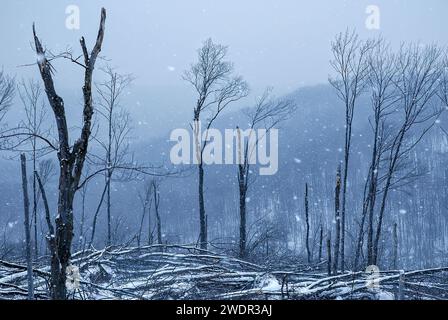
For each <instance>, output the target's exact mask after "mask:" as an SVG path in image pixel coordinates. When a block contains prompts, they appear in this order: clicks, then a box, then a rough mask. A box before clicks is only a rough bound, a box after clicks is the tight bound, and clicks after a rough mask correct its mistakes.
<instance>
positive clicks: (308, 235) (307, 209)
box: [305, 183, 311, 263]
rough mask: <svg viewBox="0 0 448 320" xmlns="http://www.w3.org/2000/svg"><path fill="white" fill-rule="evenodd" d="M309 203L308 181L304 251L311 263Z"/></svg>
mask: <svg viewBox="0 0 448 320" xmlns="http://www.w3.org/2000/svg"><path fill="white" fill-rule="evenodd" d="M309 219H310V218H309V205H308V183H306V184H305V223H306V253H307V257H308V263H311V251H310V220H309Z"/></svg>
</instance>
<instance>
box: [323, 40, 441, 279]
mask: <svg viewBox="0 0 448 320" xmlns="http://www.w3.org/2000/svg"><path fill="white" fill-rule="evenodd" d="M332 52H333V55H334V59H333V60H332V62H331V64H332V66H333V68H334V70H335V71H336V77H335V78H331V79H330V83H331V84H332V85H333V86H334V87H335V88H336V91H337V93H338V97H339V98H340V100H341V101H342V102H343V104H344V106H345V119H346V122H345V131H346V132H345V152H344V159H343V161H342V165H343V170H342V177H341V173H340V172H341V170H340V169H339V170H338V174H337V178H336V180H337V182H336V194H335V220H336V234H335V238H334V250H333V256H334V257H333V268H332V270H333V272H334V273H336V272H338V270H341V271H344V269H345V268H346V267H347V261H346V259H345V252H346V251H347V250H348V248H347V243H346V241H345V237H346V235H347V232H348V231H347V230H346V218H345V217H346V214H347V213H349V214H351V215H352V218H353V217H356V220H357V221H358V219H357V214H356V213H355V212H352V211H350V210H347V208H346V197H347V176H348V174H349V171H350V166H349V159H350V146H351V140H352V137H353V134H352V123H353V118H354V111H355V110H356V108H357V102H358V100H359V98H360V97H361V96H362V95H368V96H370V105H371V108H372V116H371V118H370V125H371V129H372V134H373V136H372V143H371V146H372V148H371V156H370V159H371V160H370V164H369V167H368V174H367V177H366V184H365V188H364V200H363V205H362V213H361V217H360V219H359V230H358V231H357V237H356V242H355V243H354V248H351V249H352V251H353V259H354V260H353V265H352V267H353V268H354V269H357V268H359V267H360V266H361V265H360V261H361V260H363V261H365V262H364V263H363V265H376V264H378V263H379V261H378V257H379V250H380V244H381V235H382V230H383V228H384V216H385V215H386V214H387V205H388V199H389V194H390V191H391V190H392V189H393V190H397V189H399V188H400V187H403V186H404V185H406V184H408V183H410V182H411V181H413V180H415V178H416V177H418V172H417V171H416V168H415V167H413V166H412V165H411V162H410V161H409V155H410V154H411V152H412V151H413V150H414V148H415V147H416V145H417V144H418V142H420V141H421V140H422V138H423V137H424V136H425V134H426V133H427V132H428V131H429V130H430V129H431V128H432V127H433V126H434V124H435V123H436V121H437V119H438V117H439V116H440V115H441V113H442V111H443V110H444V108H445V107H444V106H445V105H446V100H445V101H444V99H443V97H444V92H446V78H445V77H446V52H444V51H443V50H442V49H440V48H438V47H437V46H422V45H419V44H410V45H402V46H401V48H400V49H399V50H398V51H397V52H395V51H393V50H392V49H391V47H390V45H389V44H388V43H387V42H386V41H385V40H384V39H376V40H367V41H364V40H360V39H359V38H358V36H357V35H356V34H355V33H354V32H349V31H347V32H345V33H341V34H340V35H338V36H337V37H336V40H335V42H334V43H333V45H332ZM341 180H342V181H341ZM341 184H342V195H341V197H340V185H341ZM394 228H396V225H395V227H394ZM366 238H367V241H365V240H366ZM394 246H396V244H395V245H394ZM339 258H340V260H339ZM395 259H396V258H395Z"/></svg>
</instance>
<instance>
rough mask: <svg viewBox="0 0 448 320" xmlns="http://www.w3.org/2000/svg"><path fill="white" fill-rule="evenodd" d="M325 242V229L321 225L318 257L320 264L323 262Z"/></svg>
mask: <svg viewBox="0 0 448 320" xmlns="http://www.w3.org/2000/svg"><path fill="white" fill-rule="evenodd" d="M323 241H324V228H323V226H322V225H321V226H320V235H319V256H318V262H321V261H322V245H323Z"/></svg>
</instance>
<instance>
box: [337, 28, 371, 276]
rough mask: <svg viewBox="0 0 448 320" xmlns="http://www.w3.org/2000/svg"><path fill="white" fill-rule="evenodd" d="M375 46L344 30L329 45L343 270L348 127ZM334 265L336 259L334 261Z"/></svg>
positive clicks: (349, 127) (349, 137)
mask: <svg viewBox="0 0 448 320" xmlns="http://www.w3.org/2000/svg"><path fill="white" fill-rule="evenodd" d="M374 46H375V42H373V41H370V40H368V41H362V40H360V39H359V38H358V35H357V34H356V33H355V32H350V31H349V30H347V31H346V32H345V33H340V34H339V35H337V36H336V39H335V41H334V42H333V43H332V44H331V51H332V53H333V60H331V62H330V64H331V66H332V67H333V69H334V71H335V72H336V77H335V78H330V79H329V81H330V84H331V85H332V86H333V87H334V88H335V89H336V92H337V95H338V97H339V99H340V100H341V101H342V102H343V103H344V107H345V146H344V163H343V165H344V171H343V178H342V198H341V235H340V242H341V243H340V253H339V252H335V253H334V254H335V257H336V258H337V256H338V255H339V254H340V255H341V269H342V271H344V268H345V233H346V231H345V224H346V223H345V211H346V194H347V177H348V168H349V159H350V148H351V141H352V124H353V118H354V112H355V107H356V104H357V101H358V98H359V96H360V95H361V94H362V93H363V91H364V89H365V87H366V84H367V75H368V70H369V68H368V63H367V61H368V56H369V53H370V51H371V50H372V48H373V47H374ZM335 261H338V259H335Z"/></svg>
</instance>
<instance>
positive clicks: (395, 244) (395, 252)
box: [392, 222, 398, 270]
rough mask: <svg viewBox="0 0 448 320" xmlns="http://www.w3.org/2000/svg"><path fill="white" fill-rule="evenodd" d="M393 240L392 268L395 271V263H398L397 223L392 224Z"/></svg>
mask: <svg viewBox="0 0 448 320" xmlns="http://www.w3.org/2000/svg"><path fill="white" fill-rule="evenodd" d="M393 238H394V253H393V259H394V260H393V265H392V268H393V269H394V270H397V262H398V232H397V223H396V222H395V223H394V229H393Z"/></svg>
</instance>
